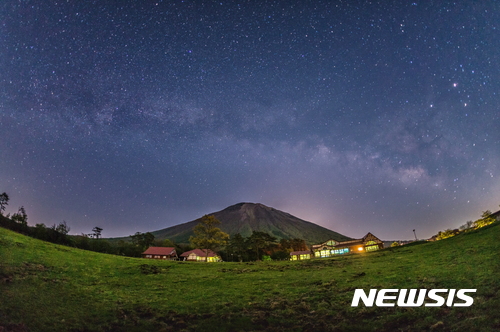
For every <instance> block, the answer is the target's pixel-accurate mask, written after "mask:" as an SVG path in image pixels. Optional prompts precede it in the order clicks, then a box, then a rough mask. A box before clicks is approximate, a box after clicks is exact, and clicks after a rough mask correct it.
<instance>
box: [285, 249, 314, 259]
mask: <svg viewBox="0 0 500 332" xmlns="http://www.w3.org/2000/svg"><path fill="white" fill-rule="evenodd" d="M312 257H313V253H312V252H311V251H310V250H303V251H292V252H291V253H290V260H291V261H299V260H304V259H311V258H312Z"/></svg>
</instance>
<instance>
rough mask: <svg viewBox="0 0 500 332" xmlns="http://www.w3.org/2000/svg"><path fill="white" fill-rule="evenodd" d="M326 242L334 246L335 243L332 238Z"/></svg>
mask: <svg viewBox="0 0 500 332" xmlns="http://www.w3.org/2000/svg"><path fill="white" fill-rule="evenodd" d="M326 244H327V245H329V246H334V245H335V244H337V243H336V242H335V241H333V240H330V241H328V242H327V243H326Z"/></svg>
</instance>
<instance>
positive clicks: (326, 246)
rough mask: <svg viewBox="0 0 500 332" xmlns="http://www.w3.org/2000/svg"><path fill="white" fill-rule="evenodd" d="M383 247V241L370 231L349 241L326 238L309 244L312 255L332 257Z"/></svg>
mask: <svg viewBox="0 0 500 332" xmlns="http://www.w3.org/2000/svg"><path fill="white" fill-rule="evenodd" d="M383 248H384V243H383V242H382V241H381V240H380V239H379V238H378V237H376V236H375V235H373V234H372V233H368V234H366V235H365V236H364V237H363V238H361V239H354V240H349V241H342V242H339V241H335V240H328V241H326V242H324V243H320V244H315V245H312V246H311V249H312V251H313V253H314V257H316V258H319V257H332V256H335V255H342V254H349V253H361V252H367V251H374V250H379V249H383Z"/></svg>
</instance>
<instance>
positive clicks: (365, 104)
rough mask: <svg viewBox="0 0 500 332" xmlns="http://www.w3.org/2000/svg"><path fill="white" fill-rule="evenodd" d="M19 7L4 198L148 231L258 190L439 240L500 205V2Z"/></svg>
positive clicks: (0, 67)
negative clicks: (443, 233)
mask: <svg viewBox="0 0 500 332" xmlns="http://www.w3.org/2000/svg"><path fill="white" fill-rule="evenodd" d="M291 3H292V2H289V1H229V2H226V1H223V2H209V1H205V4H202V3H201V1H164V2H161V1H158V2H155V1H12V0H4V1H2V2H1V3H0V192H4V191H5V192H7V193H8V194H9V196H10V198H11V199H10V204H9V206H8V207H7V212H10V213H13V212H16V211H17V209H18V208H19V207H20V206H21V205H23V206H24V207H25V209H26V211H27V213H28V223H29V224H31V225H34V224H36V223H45V224H46V225H52V224H54V223H56V224H57V223H59V222H62V221H63V220H64V221H66V222H67V224H68V225H69V226H70V227H71V232H70V233H71V234H80V233H82V232H83V233H90V232H91V229H92V228H93V227H94V226H100V227H102V228H103V233H102V235H103V236H104V237H113V236H128V235H130V234H134V233H135V232H137V231H140V232H147V231H154V230H158V229H161V228H165V227H169V226H173V225H176V224H179V223H183V222H187V221H190V220H193V219H196V218H198V217H201V216H202V215H204V214H207V213H210V212H215V211H218V210H221V209H223V208H225V207H227V206H230V205H232V204H235V203H239V202H254V203H262V204H265V205H267V206H271V207H274V208H276V209H279V210H282V211H286V212H288V213H291V214H293V215H295V216H297V217H299V218H302V219H305V220H308V221H311V222H314V223H317V224H319V225H322V226H325V227H327V228H330V229H332V230H335V231H337V232H340V233H342V234H345V235H347V236H351V237H358V238H359V237H362V236H364V235H365V234H366V233H367V232H369V231H370V232H372V233H374V234H375V235H376V236H378V237H380V238H382V239H411V238H413V235H414V234H413V229H416V233H417V236H418V237H419V238H428V237H430V236H432V235H434V234H436V233H437V232H438V231H440V230H444V229H446V228H458V227H459V226H460V225H462V224H464V223H465V222H466V221H468V220H476V219H478V218H479V217H480V214H481V212H482V211H484V210H487V209H488V210H492V211H497V210H498V209H500V208H499V204H500V3H499V2H495V1H462V2H447V1H425V2H424V1H414V2H413V1H399V0H398V1H393V2H391V1H381V2H368V1H352V0H348V1H293V3H294V4H291Z"/></svg>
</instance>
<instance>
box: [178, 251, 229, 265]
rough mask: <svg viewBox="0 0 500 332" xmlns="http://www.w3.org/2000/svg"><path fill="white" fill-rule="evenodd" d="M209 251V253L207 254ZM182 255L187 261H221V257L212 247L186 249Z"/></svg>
mask: <svg viewBox="0 0 500 332" xmlns="http://www.w3.org/2000/svg"><path fill="white" fill-rule="evenodd" d="M207 252H208V254H207ZM181 257H184V260H185V261H197V262H204V261H205V260H207V261H208V262H219V261H220V257H219V255H217V254H216V253H215V252H213V251H212V250H210V249H193V250H189V251H186V252H185V253H182V254H181Z"/></svg>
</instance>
